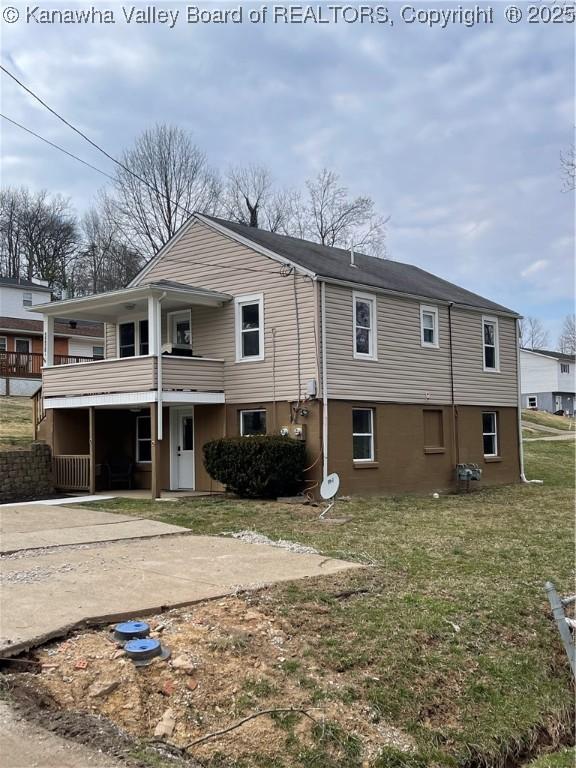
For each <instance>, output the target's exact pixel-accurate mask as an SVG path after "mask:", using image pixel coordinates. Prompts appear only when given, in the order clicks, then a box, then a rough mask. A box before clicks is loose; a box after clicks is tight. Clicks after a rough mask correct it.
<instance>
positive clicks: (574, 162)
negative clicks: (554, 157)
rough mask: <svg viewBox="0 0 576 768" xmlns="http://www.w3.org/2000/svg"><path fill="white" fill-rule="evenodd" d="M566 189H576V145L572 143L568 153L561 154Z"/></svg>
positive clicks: (568, 190)
mask: <svg viewBox="0 0 576 768" xmlns="http://www.w3.org/2000/svg"><path fill="white" fill-rule="evenodd" d="M560 163H561V165H562V176H563V177H564V189H565V190H566V191H567V192H570V191H573V190H574V189H576V147H575V146H574V145H572V146H571V147H570V149H569V150H568V151H567V152H566V153H562V154H561V155H560Z"/></svg>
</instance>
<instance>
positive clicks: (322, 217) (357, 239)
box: [304, 169, 386, 255]
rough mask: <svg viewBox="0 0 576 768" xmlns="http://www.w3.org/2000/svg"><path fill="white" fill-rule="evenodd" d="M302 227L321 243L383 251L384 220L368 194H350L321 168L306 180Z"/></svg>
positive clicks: (377, 252) (331, 172)
mask: <svg viewBox="0 0 576 768" xmlns="http://www.w3.org/2000/svg"><path fill="white" fill-rule="evenodd" d="M306 188H307V191H308V200H307V201H306V203H305V208H306V212H305V216H304V218H305V221H306V231H307V234H308V236H309V237H311V238H312V239H313V240H316V241H317V242H319V243H322V244H323V245H329V246H339V247H341V248H350V247H357V248H361V249H362V250H364V251H365V252H366V253H372V254H374V255H383V254H382V252H383V244H384V229H385V225H386V220H385V219H383V218H382V217H381V216H378V215H377V213H376V210H375V205H374V201H373V200H372V199H371V198H370V197H355V198H352V197H350V194H349V192H348V189H347V188H346V187H345V186H343V185H342V184H341V183H340V178H339V176H338V175H337V174H336V173H334V172H333V171H329V170H327V169H324V170H322V171H320V173H319V174H318V176H317V177H316V178H315V179H311V180H308V181H307V182H306Z"/></svg>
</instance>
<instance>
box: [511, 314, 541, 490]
mask: <svg viewBox="0 0 576 768" xmlns="http://www.w3.org/2000/svg"><path fill="white" fill-rule="evenodd" d="M519 339H520V319H517V320H516V374H517V375H516V379H517V381H518V407H517V409H516V410H517V413H518V449H519V456H520V480H521V481H522V482H523V483H526V484H527V485H543V484H544V481H543V480H528V479H527V478H526V474H525V472H524V444H523V443H522V382H521V376H520V344H519V343H518V342H519Z"/></svg>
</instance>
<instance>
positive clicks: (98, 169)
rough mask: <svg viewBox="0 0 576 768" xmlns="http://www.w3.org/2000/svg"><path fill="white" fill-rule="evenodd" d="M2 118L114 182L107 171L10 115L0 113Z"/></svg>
mask: <svg viewBox="0 0 576 768" xmlns="http://www.w3.org/2000/svg"><path fill="white" fill-rule="evenodd" d="M0 117H2V118H4V120H8V122H9V123H12V125H16V126H18V128H21V129H22V130H23V131H26V133H29V134H30V135H31V136H34V137H35V138H37V139H40V141H43V142H44V143H45V144H48V145H49V146H51V147H54V149H57V150H58V151H59V152H63V153H64V154H65V155H68V157H71V158H73V159H74V160H78V162H79V163H82V164H83V165H85V166H87V167H88V168H91V169H92V170H93V171H96V172H97V173H101V174H102V176H106V177H107V178H109V179H112V181H114V176H110V174H109V173H106V171H102V170H100V168H96V166H95V165H91V164H90V163H88V162H87V161H86V160H82V158H81V157H78V155H74V154H73V153H72V152H68V150H67V149H64V148H63V147H60V146H58V144H54V142H53V141H49V140H48V139H45V138H44V136H40V134H39V133H35V132H34V131H32V130H30V128H26V126H25V125H21V124H20V123H17V122H16V120H12V118H11V117H8V115H4V114H2V112H0Z"/></svg>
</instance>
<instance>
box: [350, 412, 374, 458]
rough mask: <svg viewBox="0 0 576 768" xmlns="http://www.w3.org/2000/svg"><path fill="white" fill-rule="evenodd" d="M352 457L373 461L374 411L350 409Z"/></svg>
mask: <svg viewBox="0 0 576 768" xmlns="http://www.w3.org/2000/svg"><path fill="white" fill-rule="evenodd" d="M352 457H353V459H354V461H374V411H373V410H372V408H353V409H352Z"/></svg>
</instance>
